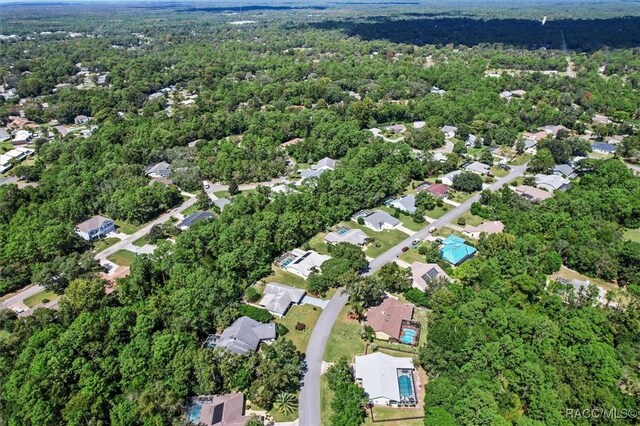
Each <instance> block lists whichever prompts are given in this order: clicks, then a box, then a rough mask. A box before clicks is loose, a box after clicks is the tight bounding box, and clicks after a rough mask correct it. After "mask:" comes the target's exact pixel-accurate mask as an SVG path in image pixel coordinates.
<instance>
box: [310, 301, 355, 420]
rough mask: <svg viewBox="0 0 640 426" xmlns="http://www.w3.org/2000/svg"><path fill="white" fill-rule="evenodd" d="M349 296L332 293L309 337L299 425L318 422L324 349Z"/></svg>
mask: <svg viewBox="0 0 640 426" xmlns="http://www.w3.org/2000/svg"><path fill="white" fill-rule="evenodd" d="M348 299H349V296H347V295H346V294H344V293H342V291H341V290H338V291H337V292H336V294H334V295H333V297H332V298H331V300H330V301H329V304H328V305H327V307H326V308H324V310H323V311H322V314H321V315H320V318H318V322H317V323H316V325H315V327H313V332H312V333H311V338H310V339H309V344H308V345H307V353H306V360H307V372H306V374H305V376H304V384H303V386H302V390H301V391H300V413H299V414H300V418H299V423H300V425H301V426H317V425H319V424H320V375H321V369H322V358H323V357H324V349H325V346H326V344H327V340H328V339H329V334H331V329H332V328H333V323H334V322H336V318H338V315H340V311H341V310H342V308H344V305H345V304H346V303H347V300H348Z"/></svg>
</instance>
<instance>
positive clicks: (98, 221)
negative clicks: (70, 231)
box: [76, 215, 116, 241]
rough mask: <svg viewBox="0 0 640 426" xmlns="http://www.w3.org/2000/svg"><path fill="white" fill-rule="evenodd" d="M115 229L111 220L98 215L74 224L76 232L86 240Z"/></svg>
mask: <svg viewBox="0 0 640 426" xmlns="http://www.w3.org/2000/svg"><path fill="white" fill-rule="evenodd" d="M115 230H116V224H115V223H114V222H113V220H111V219H109V218H106V217H104V216H99V215H98V216H94V217H92V218H91V219H88V220H85V221H84V222H82V223H79V224H78V225H76V233H77V234H78V235H79V236H80V237H82V238H84V239H85V240H87V241H91V240H95V239H97V238H102V237H104V236H106V235H107V234H108V233H109V232H113V231H115Z"/></svg>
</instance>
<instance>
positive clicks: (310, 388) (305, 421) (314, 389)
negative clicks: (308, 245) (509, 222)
mask: <svg viewBox="0 0 640 426" xmlns="http://www.w3.org/2000/svg"><path fill="white" fill-rule="evenodd" d="M526 170H527V165H526V164H525V165H522V166H514V167H513V168H512V169H511V170H510V171H509V174H507V175H506V176H505V177H502V178H500V179H498V180H496V181H495V182H494V183H492V184H491V185H489V189H491V190H492V191H495V190H498V189H500V188H501V187H502V186H503V185H504V184H506V183H509V182H511V181H512V180H514V179H517V178H518V177H520V176H522V175H523V174H524V172H525V171H526ZM479 199H480V195H475V196H473V197H471V198H469V199H468V200H467V201H465V202H463V203H461V204H460V206H458V207H456V208H455V209H453V210H451V211H450V212H448V213H446V214H445V215H444V216H442V217H441V218H440V219H437V220H436V221H434V222H433V223H431V225H429V226H427V227H426V228H424V229H422V230H421V231H418V232H417V233H415V234H414V235H412V236H410V237H408V238H406V239H405V240H404V241H402V242H401V243H400V244H398V245H396V246H394V247H392V248H390V249H389V250H387V251H386V252H384V253H382V254H381V255H380V256H378V257H376V258H375V259H373V260H372V261H371V262H370V263H369V270H368V271H367V272H366V273H365V274H364V275H371V274H373V273H374V272H375V271H377V270H378V269H380V268H381V267H382V266H383V265H385V264H387V263H389V262H393V261H394V260H395V259H396V258H397V257H398V256H399V255H400V253H402V248H403V247H409V246H410V245H411V242H412V241H413V240H414V239H425V238H426V237H427V236H428V235H430V234H429V228H431V227H433V226H435V227H436V228H440V227H442V226H444V225H446V224H447V223H449V222H451V221H454V220H455V219H457V218H458V217H460V216H462V215H463V214H464V213H465V212H466V211H467V210H469V209H470V208H471V204H473V203H474V202H476V201H478V200H479ZM347 299H348V296H347V295H345V294H343V293H342V291H340V290H339V291H338V292H337V293H336V294H335V295H334V296H333V297H332V298H331V301H330V302H329V305H328V306H327V307H326V308H325V310H324V311H323V312H322V315H320V318H319V319H318V323H317V324H316V326H315V327H314V328H313V332H312V333H311V338H310V339H309V344H308V345H307V353H306V360H307V372H306V374H305V376H304V385H303V386H302V390H301V392H300V405H299V410H300V411H299V414H300V418H299V420H300V426H317V425H319V424H320V375H321V369H322V358H323V357H324V350H325V346H326V344H327V340H328V339H329V335H330V334H331V329H332V328H333V324H334V323H335V321H336V319H337V318H338V315H340V311H341V310H342V308H343V307H344V306H345V304H346V303H347Z"/></svg>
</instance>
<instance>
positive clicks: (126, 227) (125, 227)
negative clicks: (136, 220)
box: [114, 220, 143, 235]
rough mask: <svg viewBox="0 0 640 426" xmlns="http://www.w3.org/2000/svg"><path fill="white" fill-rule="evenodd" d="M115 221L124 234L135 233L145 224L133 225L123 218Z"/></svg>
mask: <svg viewBox="0 0 640 426" xmlns="http://www.w3.org/2000/svg"><path fill="white" fill-rule="evenodd" d="M114 223H115V224H116V226H117V227H118V231H120V232H122V233H123V234H127V235H131V234H133V233H135V232H136V231H138V230H139V229H140V228H142V226H143V225H131V224H129V223H127V222H125V221H122V220H114Z"/></svg>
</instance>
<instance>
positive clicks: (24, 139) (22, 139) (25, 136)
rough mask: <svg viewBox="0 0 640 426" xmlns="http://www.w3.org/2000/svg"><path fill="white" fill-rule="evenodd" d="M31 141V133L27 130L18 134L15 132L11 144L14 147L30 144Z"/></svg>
mask: <svg viewBox="0 0 640 426" xmlns="http://www.w3.org/2000/svg"><path fill="white" fill-rule="evenodd" d="M30 139H31V133H30V132H29V131H27V130H18V131H17V132H15V133H14V134H13V139H12V140H11V143H12V144H13V145H14V146H17V145H26V144H28V143H29V140H30Z"/></svg>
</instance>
